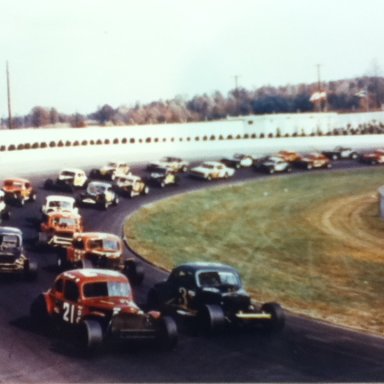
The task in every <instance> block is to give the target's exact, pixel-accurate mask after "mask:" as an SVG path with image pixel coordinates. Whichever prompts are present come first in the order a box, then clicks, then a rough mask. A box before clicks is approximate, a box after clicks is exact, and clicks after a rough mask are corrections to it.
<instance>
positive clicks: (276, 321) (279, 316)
mask: <svg viewBox="0 0 384 384" xmlns="http://www.w3.org/2000/svg"><path fill="white" fill-rule="evenodd" d="M261 311H262V312H266V313H268V314H270V315H271V319H270V320H269V321H268V322H267V323H266V324H265V329H267V330H268V331H273V332H278V331H280V330H282V329H283V328H284V325H285V315H284V311H283V308H282V307H281V306H280V304H278V303H264V304H263V305H262V306H261Z"/></svg>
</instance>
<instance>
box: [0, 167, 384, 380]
mask: <svg viewBox="0 0 384 384" xmlns="http://www.w3.org/2000/svg"><path fill="white" fill-rule="evenodd" d="M355 166H356V163H353V162H350V161H343V162H338V163H335V169H340V168H351V167H355ZM313 172H322V171H313ZM134 173H142V170H141V169H134ZM47 176H49V175H44V177H43V176H36V177H33V178H32V182H33V183H34V185H37V186H38V185H40V186H41V185H42V182H43V180H44V179H45V178H46V177H47ZM51 176H54V175H51ZM258 177H265V176H259V175H258V174H257V173H255V172H253V171H252V170H249V169H243V170H240V171H238V172H237V173H236V176H235V178H234V179H233V181H244V180H247V179H251V178H258ZM267 177H271V176H267ZM272 177H276V176H272ZM233 181H232V180H231V181H229V182H233ZM225 182H227V181H224V182H222V181H220V182H217V183H216V182H215V183H212V185H217V184H220V183H225ZM207 185H208V184H207V183H206V182H200V181H196V180H192V179H189V178H187V177H182V181H181V183H180V185H179V186H178V187H167V188H165V189H156V188H153V189H152V190H151V193H150V195H148V196H146V197H142V198H140V197H138V198H135V199H132V200H129V199H121V201H120V204H119V206H118V207H112V208H110V209H108V210H107V211H105V212H104V211H98V210H94V209H82V214H83V217H84V221H85V226H86V230H100V231H107V232H114V233H117V234H119V235H121V233H122V223H123V220H124V218H125V216H126V215H127V214H129V213H130V212H133V211H134V210H136V209H137V208H139V207H140V206H141V205H142V204H147V203H149V202H151V201H155V200H158V199H161V198H164V197H168V196H170V195H171V194H175V193H181V192H183V191H187V190H191V189H198V188H205V187H207ZM209 185H210V184H209ZM47 194H49V193H48V192H47V191H44V190H43V189H41V188H40V189H39V190H38V200H37V202H35V203H32V204H27V205H26V206H25V207H23V208H17V207H14V208H12V213H13V216H12V218H11V220H10V221H9V222H6V223H3V224H5V225H13V226H18V227H19V228H21V229H22V230H23V232H24V237H25V238H26V239H32V238H33V237H35V236H36V235H37V230H36V219H35V218H36V217H37V218H38V217H40V212H39V209H40V206H41V204H42V201H43V199H44V197H45V196H46V195H47ZM27 251H28V254H29V255H31V256H32V257H34V258H36V259H37V260H38V262H39V267H40V274H39V279H38V281H37V282H34V283H28V282H24V281H22V280H19V279H13V278H7V279H6V280H4V279H2V281H1V282H0V286H1V290H0V305H1V307H0V308H1V311H0V332H1V333H0V334H1V343H0V382H318V381H321V382H331V381H333V382H343V381H347V382H352V381H355V382H356V381H364V382H367V381H369V382H373V381H379V382H383V381H384V364H383V356H384V339H383V338H380V337H375V336H372V335H367V334H363V333H357V332H353V331H349V330H345V329H341V328H337V327H334V326H332V325H328V324H324V323H320V322H317V321H313V320H311V319H305V318H302V317H297V316H294V315H292V314H289V315H288V319H287V325H286V328H285V329H284V331H283V332H282V333H281V334H279V335H274V336H268V335H265V334H263V333H261V332H253V333H238V332H228V333H226V334H223V335H220V336H215V337H196V336H194V335H190V334H189V333H188V332H186V331H184V330H181V332H180V337H179V345H178V347H177V348H176V349H175V350H174V351H171V352H169V353H163V352H160V351H158V350H156V349H154V348H153V347H151V346H132V347H131V348H128V349H124V350H121V349H119V350H116V349H111V348H107V349H106V350H105V351H103V353H101V355H99V356H96V357H94V358H85V357H82V356H80V355H78V354H77V353H76V351H75V350H74V349H73V348H72V347H71V345H70V344H68V343H66V342H65V341H64V340H62V339H60V338H57V337H51V336H50V335H48V334H42V333H38V332H36V330H34V329H33V328H31V326H30V322H29V317H28V312H29V306H30V303H31V301H32V300H33V298H34V297H35V296H36V295H37V294H38V293H40V292H41V291H42V290H45V289H47V288H48V287H49V286H50V285H51V283H52V281H53V279H54V277H55V276H56V272H55V270H54V268H52V266H53V264H54V262H55V257H54V253H53V252H50V251H46V252H39V253H37V252H36V251H34V250H33V248H31V249H29V250H28V248H27ZM127 254H128V251H127ZM145 269H146V277H145V281H144V283H143V285H142V286H141V287H139V288H138V289H137V290H136V292H135V295H136V301H137V302H138V304H139V305H140V304H142V303H144V302H145V297H146V293H147V291H148V289H149V287H151V286H152V285H153V283H155V282H157V281H159V280H160V279H163V278H165V277H166V273H164V272H162V271H159V270H156V269H155V268H153V267H151V266H150V265H149V264H147V265H146V266H145ZM282 304H284V303H282Z"/></svg>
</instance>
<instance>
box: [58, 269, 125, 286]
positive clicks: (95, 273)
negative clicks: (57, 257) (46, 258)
mask: <svg viewBox="0 0 384 384" xmlns="http://www.w3.org/2000/svg"><path fill="white" fill-rule="evenodd" d="M59 277H65V278H67V279H70V280H73V281H75V282H76V283H79V282H82V283H84V282H97V281H100V280H107V281H121V282H128V279H127V277H126V276H124V275H123V274H122V273H120V272H118V271H114V270H109V269H96V268H81V269H72V270H70V271H65V272H63V273H61V274H60V275H59V276H58V278H59Z"/></svg>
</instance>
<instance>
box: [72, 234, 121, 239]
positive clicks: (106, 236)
mask: <svg viewBox="0 0 384 384" xmlns="http://www.w3.org/2000/svg"><path fill="white" fill-rule="evenodd" d="M74 237H81V238H97V239H107V238H111V237H112V238H116V239H118V240H121V239H120V237H119V236H117V235H115V234H113V233H106V232H79V233H76V234H75V236H74Z"/></svg>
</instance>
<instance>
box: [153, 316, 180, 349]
mask: <svg viewBox="0 0 384 384" xmlns="http://www.w3.org/2000/svg"><path fill="white" fill-rule="evenodd" d="M157 341H158V343H159V346H160V348H161V349H164V350H167V351H169V350H171V349H173V348H175V347H176V345H177V341H178V332H177V325H176V322H175V320H173V319H172V317H170V316H163V317H162V318H161V319H160V320H159V323H158V330H157Z"/></svg>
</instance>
